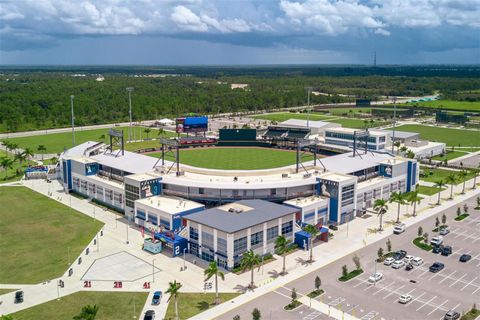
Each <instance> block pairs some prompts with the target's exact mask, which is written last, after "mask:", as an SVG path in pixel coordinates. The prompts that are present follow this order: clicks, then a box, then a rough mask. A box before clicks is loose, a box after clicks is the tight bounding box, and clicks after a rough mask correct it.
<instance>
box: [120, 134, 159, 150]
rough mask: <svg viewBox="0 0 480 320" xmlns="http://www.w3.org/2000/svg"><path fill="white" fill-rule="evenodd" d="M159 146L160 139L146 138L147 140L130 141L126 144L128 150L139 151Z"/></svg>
mask: <svg viewBox="0 0 480 320" xmlns="http://www.w3.org/2000/svg"><path fill="white" fill-rule="evenodd" d="M165 137H167V136H165ZM159 147H160V140H145V141H139V142H130V143H127V144H125V150H128V151H137V150H140V149H147V148H159Z"/></svg>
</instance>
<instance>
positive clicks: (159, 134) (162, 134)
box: [157, 128, 165, 136]
mask: <svg viewBox="0 0 480 320" xmlns="http://www.w3.org/2000/svg"><path fill="white" fill-rule="evenodd" d="M157 135H158V136H164V135H165V129H163V128H160V129H158V132H157Z"/></svg>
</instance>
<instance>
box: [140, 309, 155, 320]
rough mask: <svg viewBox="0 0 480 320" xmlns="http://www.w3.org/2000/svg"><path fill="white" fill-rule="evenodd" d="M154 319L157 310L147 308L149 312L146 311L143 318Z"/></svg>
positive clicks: (146, 319) (145, 319)
mask: <svg viewBox="0 0 480 320" xmlns="http://www.w3.org/2000/svg"><path fill="white" fill-rule="evenodd" d="M153 319H155V311H153V310H147V312H145V316H144V317H143V320H153Z"/></svg>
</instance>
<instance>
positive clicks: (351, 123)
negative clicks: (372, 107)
mask: <svg viewBox="0 0 480 320" xmlns="http://www.w3.org/2000/svg"><path fill="white" fill-rule="evenodd" d="M326 121H328V122H335V123H340V124H341V125H342V127H345V128H354V129H364V128H375V127H380V126H383V125H387V124H388V123H389V122H386V121H378V120H374V121H373V122H371V121H370V120H367V121H366V122H365V120H362V119H350V118H341V119H333V120H331V121H329V120H326Z"/></svg>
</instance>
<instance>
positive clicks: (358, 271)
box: [338, 269, 363, 282]
mask: <svg viewBox="0 0 480 320" xmlns="http://www.w3.org/2000/svg"><path fill="white" fill-rule="evenodd" d="M362 273H363V270H362V269H355V270H353V271H350V272H349V273H348V274H347V275H346V276H345V277H344V276H341V277H340V278H338V280H340V281H342V282H345V281H348V280H350V279H353V278H355V277H356V276H358V275H360V274H362Z"/></svg>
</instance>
